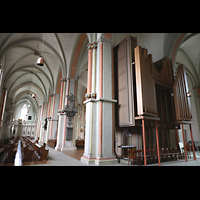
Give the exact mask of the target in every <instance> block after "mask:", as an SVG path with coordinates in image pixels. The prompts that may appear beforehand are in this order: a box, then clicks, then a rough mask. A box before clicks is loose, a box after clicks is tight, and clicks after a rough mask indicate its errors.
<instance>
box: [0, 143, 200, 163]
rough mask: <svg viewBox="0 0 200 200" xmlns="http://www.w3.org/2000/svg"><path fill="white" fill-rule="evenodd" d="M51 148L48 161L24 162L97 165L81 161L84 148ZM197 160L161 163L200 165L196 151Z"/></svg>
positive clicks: (199, 157) (199, 155) (199, 154)
mask: <svg viewBox="0 0 200 200" xmlns="http://www.w3.org/2000/svg"><path fill="white" fill-rule="evenodd" d="M46 148H47V149H49V154H48V160H47V161H38V162H23V165H24V166H97V165H95V164H94V165H87V164H85V163H83V162H81V161H80V159H81V157H82V155H83V149H78V150H75V151H64V152H60V151H56V150H55V149H52V148H50V147H48V146H47V147H46ZM195 154H196V160H194V159H193V156H192V158H190V159H188V162H186V161H185V159H183V160H178V161H171V162H164V163H161V166H200V153H199V152H196V153H195ZM1 166H13V164H9V163H7V164H3V165H1ZM106 166H131V165H128V162H126V161H123V162H122V161H121V162H120V163H116V164H114V165H106ZM148 166H158V164H151V165H148Z"/></svg>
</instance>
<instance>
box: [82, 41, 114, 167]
mask: <svg viewBox="0 0 200 200" xmlns="http://www.w3.org/2000/svg"><path fill="white" fill-rule="evenodd" d="M112 45H113V43H112V41H111V40H108V39H106V38H103V37H101V38H100V39H99V40H98V41H97V50H96V49H95V51H96V58H95V56H93V58H92V60H93V62H92V63H93V66H92V70H93V67H94V66H96V73H94V74H96V80H95V79H92V83H91V85H92V86H93V87H92V90H89V91H88V88H87V92H88V93H90V92H92V94H86V101H85V102H84V103H85V104H86V130H85V148H84V154H83V157H82V158H81V161H82V162H85V163H87V164H90V163H95V164H97V165H104V164H110V163H115V162H117V159H116V157H115V155H114V152H113V149H114V147H113V145H114V142H113V140H114V134H113V128H114V127H113V117H114V116H113V103H116V102H117V101H116V100H114V99H113V95H112V90H113V87H112V83H113V82H112V78H113V75H112V71H113V69H112V67H113V65H112V64H113V63H112V61H113V59H112V55H113V54H112ZM93 51H94V50H93ZM93 53H94V52H93ZM90 55H91V54H90V53H88V68H89V67H91V66H90V62H89V59H90V58H91V57H90ZM93 55H95V54H93ZM95 59H96V62H95ZM94 63H96V65H94ZM94 70H95V67H94ZM90 73H92V72H90ZM88 76H89V69H88ZM88 81H90V79H89V77H88ZM93 82H94V83H93ZM88 86H90V84H88ZM95 88H96V91H95V90H94V89H95ZM94 92H95V93H96V94H93V93H94ZM91 122H92V123H91Z"/></svg>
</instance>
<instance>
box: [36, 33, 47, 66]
mask: <svg viewBox="0 0 200 200" xmlns="http://www.w3.org/2000/svg"><path fill="white" fill-rule="evenodd" d="M44 36H45V33H44ZM44 36H43V45H42V50H43V46H44ZM41 52H42V51H41ZM37 65H38V66H44V58H43V57H42V56H41V54H40V57H39V58H38V60H37Z"/></svg>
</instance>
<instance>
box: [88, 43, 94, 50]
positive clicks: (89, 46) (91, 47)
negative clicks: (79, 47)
mask: <svg viewBox="0 0 200 200" xmlns="http://www.w3.org/2000/svg"><path fill="white" fill-rule="evenodd" d="M87 47H88V51H89V50H92V49H93V44H92V43H89V44H88V45H87Z"/></svg>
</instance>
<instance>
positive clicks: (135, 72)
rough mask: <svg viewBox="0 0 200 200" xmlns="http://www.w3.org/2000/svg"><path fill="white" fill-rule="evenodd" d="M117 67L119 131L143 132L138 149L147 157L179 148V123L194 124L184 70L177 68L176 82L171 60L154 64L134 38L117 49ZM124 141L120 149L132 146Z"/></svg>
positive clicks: (115, 56)
mask: <svg viewBox="0 0 200 200" xmlns="http://www.w3.org/2000/svg"><path fill="white" fill-rule="evenodd" d="M114 65H115V80H116V85H115V88H116V91H115V92H116V99H117V100H118V105H116V114H117V116H116V125H117V126H116V128H117V131H118V132H121V133H122V132H124V131H125V132H129V133H130V132H131V133H133V134H134V133H135V132H140V134H141V132H143V135H142V137H140V140H143V143H142V146H141V145H139V142H138V145H135V146H136V147H137V149H139V148H140V149H141V148H142V149H143V150H144V154H145V155H146V148H147V149H150V148H152V149H153V148H159V144H160V147H161V148H162V147H164V148H167V147H168V148H170V147H171V146H174V147H175V146H177V144H178V141H177V139H176V138H177V137H176V135H175V134H174V132H175V128H177V125H178V128H180V126H179V125H180V123H177V121H178V120H191V112H190V104H189V102H188V100H187V92H188V91H187V80H186V75H185V71H184V66H182V65H181V66H179V67H178V71H177V76H176V77H175V80H174V77H173V67H172V63H171V60H170V59H169V58H167V57H165V58H163V59H161V60H159V61H157V62H155V63H153V58H152V55H151V54H148V51H147V49H146V48H142V47H141V46H137V39H136V38H134V37H132V36H131V35H128V36H127V37H126V38H125V39H124V40H122V41H121V42H120V43H119V44H118V45H117V46H116V47H115V49H114ZM173 94H174V95H173ZM173 96H174V97H173ZM144 120H145V123H144ZM141 127H142V129H141ZM155 127H156V129H155ZM127 130H128V131H127ZM170 130H173V131H172V134H170ZM145 131H146V133H145ZM154 133H156V134H157V135H156V139H155V134H154ZM133 134H131V135H133ZM124 135H129V136H130V134H124ZM158 135H159V138H158ZM131 137H132V136H131ZM142 138H143V139H142ZM145 138H146V139H145ZM153 138H154V139H153ZM124 141H125V140H122V139H121V145H130V144H128V143H127V142H126V143H124ZM126 141H127V140H126ZM156 143H157V145H156Z"/></svg>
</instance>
